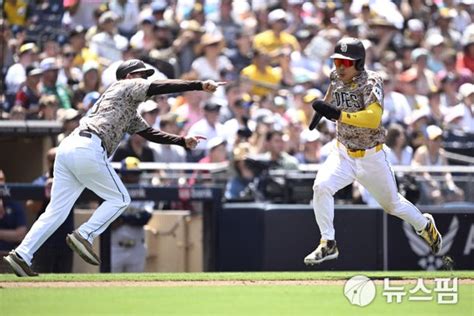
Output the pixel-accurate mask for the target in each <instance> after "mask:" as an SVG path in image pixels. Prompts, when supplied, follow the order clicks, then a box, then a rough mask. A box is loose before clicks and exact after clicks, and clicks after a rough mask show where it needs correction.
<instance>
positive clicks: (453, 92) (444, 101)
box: [440, 73, 459, 109]
mask: <svg viewBox="0 0 474 316" xmlns="http://www.w3.org/2000/svg"><path fill="white" fill-rule="evenodd" d="M457 82H458V77H456V75H455V74H453V73H447V74H446V75H445V76H444V77H443V78H442V79H441V82H440V84H441V88H440V90H441V95H440V101H441V106H442V107H445V108H447V109H450V108H452V107H453V106H455V105H456V104H458V103H459V99H458V94H457V91H458V85H457Z"/></svg>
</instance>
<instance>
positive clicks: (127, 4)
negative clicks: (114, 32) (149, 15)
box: [109, 0, 140, 38]
mask: <svg viewBox="0 0 474 316" xmlns="http://www.w3.org/2000/svg"><path fill="white" fill-rule="evenodd" d="M109 10H110V11H112V12H114V13H115V14H116V15H117V17H118V19H117V20H118V21H119V22H118V25H117V26H118V30H119V33H120V34H121V35H123V36H125V37H126V38H130V37H132V35H133V34H135V32H136V31H137V25H138V23H139V13H140V9H139V7H138V1H134V0H110V1H109Z"/></svg>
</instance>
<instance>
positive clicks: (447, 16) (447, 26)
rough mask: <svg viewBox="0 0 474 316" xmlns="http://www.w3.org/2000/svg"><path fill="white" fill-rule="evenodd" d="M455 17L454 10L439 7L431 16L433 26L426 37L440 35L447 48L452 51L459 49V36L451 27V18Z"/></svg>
mask: <svg viewBox="0 0 474 316" xmlns="http://www.w3.org/2000/svg"><path fill="white" fill-rule="evenodd" d="M456 15H457V12H456V10H455V9H452V8H449V7H441V8H439V9H438V11H437V12H435V14H434V15H433V20H434V22H435V23H434V24H433V25H432V26H431V27H430V28H429V30H428V31H427V32H426V36H430V35H431V34H436V33H437V34H441V35H442V36H443V37H444V41H445V43H446V45H447V46H448V47H452V48H454V49H458V48H461V46H460V40H461V34H460V33H459V32H458V31H457V30H456V29H454V27H453V25H452V20H453V18H454V17H455V16H456Z"/></svg>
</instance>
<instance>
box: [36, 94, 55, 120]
mask: <svg viewBox="0 0 474 316" xmlns="http://www.w3.org/2000/svg"><path fill="white" fill-rule="evenodd" d="M58 109H59V102H58V98H56V96H54V95H43V96H41V98H40V99H39V112H38V119H40V120H47V121H55V120H56V112H57V111H58Z"/></svg>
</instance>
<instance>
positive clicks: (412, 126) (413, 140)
mask: <svg viewBox="0 0 474 316" xmlns="http://www.w3.org/2000/svg"><path fill="white" fill-rule="evenodd" d="M429 114H430V113H429V110H428V109H421V110H415V111H413V112H412V113H411V115H410V117H408V118H407V120H406V123H407V125H408V127H407V134H408V142H409V145H410V146H411V147H412V148H413V149H414V150H416V149H417V148H418V147H420V146H422V145H423V144H424V143H425V135H426V127H427V126H428V122H429V119H430V116H429Z"/></svg>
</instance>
